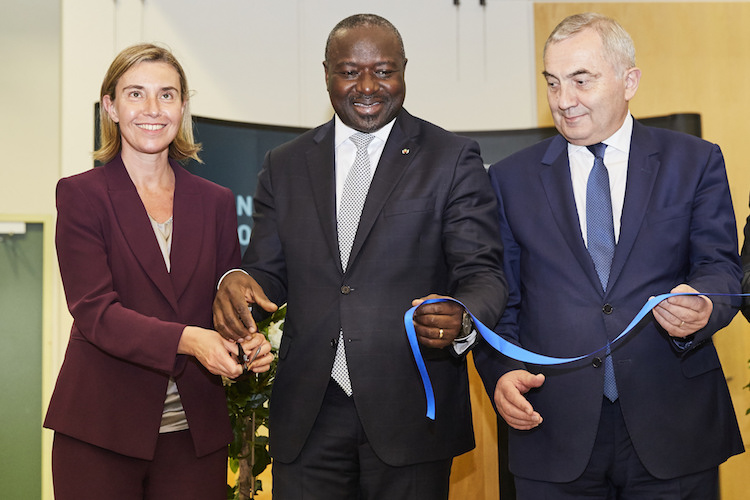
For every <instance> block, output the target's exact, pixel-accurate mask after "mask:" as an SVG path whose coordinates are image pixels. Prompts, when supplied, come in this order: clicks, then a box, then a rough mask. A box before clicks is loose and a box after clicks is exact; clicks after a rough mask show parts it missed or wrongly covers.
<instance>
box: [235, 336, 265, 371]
mask: <svg viewBox="0 0 750 500" xmlns="http://www.w3.org/2000/svg"><path fill="white" fill-rule="evenodd" d="M261 347H262V345H260V346H258V348H257V349H256V350H255V352H254V353H253V355H252V357H250V356H248V355H247V354H245V350H244V349H243V348H242V344H240V343H239V342H237V363H239V364H241V365H242V373H247V372H248V370H249V369H250V368H249V367H250V365H251V364H253V361H255V358H257V357H258V354H260V349H261Z"/></svg>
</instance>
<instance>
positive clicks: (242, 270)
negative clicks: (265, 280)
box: [216, 269, 250, 290]
mask: <svg viewBox="0 0 750 500" xmlns="http://www.w3.org/2000/svg"><path fill="white" fill-rule="evenodd" d="M235 271H239V272H241V273H245V274H247V271H245V270H244V269H230V270H229V271H227V272H225V273H224V274H222V275H221V278H219V283H217V285H216V289H217V290H218V289H219V287H220V286H221V282H222V281H224V278H226V277H227V275H229V273H233V272H235ZM247 275H248V276H250V275H249V274H247Z"/></svg>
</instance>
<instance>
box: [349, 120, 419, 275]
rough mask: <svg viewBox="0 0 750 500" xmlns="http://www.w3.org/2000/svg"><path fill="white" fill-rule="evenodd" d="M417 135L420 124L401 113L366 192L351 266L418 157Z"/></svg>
mask: <svg viewBox="0 0 750 500" xmlns="http://www.w3.org/2000/svg"><path fill="white" fill-rule="evenodd" d="M418 135H419V123H418V122H417V120H416V119H415V118H414V117H413V116H411V115H410V114H409V113H407V112H406V111H405V110H402V111H401V113H400V114H399V116H398V118H397V119H396V123H394V124H393V128H392V129H391V133H390V135H389V136H388V141H387V142H386V144H385V148H384V149H383V154H382V155H381V156H380V161H379V162H378V166H377V168H376V169H375V175H374V176H373V178H372V183H371V184H370V189H369V191H368V192H367V198H366V199H365V206H364V207H363V208H362V216H361V217H360V219H359V226H358V227H357V234H356V236H355V237H354V243H353V245H352V251H351V254H350V256H349V262H350V266H351V264H352V263H354V262H355V261H356V258H357V254H359V252H360V250H361V249H362V246H363V245H364V242H365V241H366V240H367V236H368V235H369V234H370V231H371V230H372V227H373V225H374V224H375V222H376V221H377V220H378V217H379V216H380V213H381V212H382V211H383V207H384V206H385V203H386V201H387V200H388V198H389V197H390V195H391V193H392V192H393V189H394V188H395V187H396V185H398V183H399V181H400V180H401V178H402V177H403V175H404V173H405V172H406V170H407V168H408V166H409V164H410V163H411V162H412V160H413V159H414V158H416V157H417V155H418V154H419V143H418V142H417V136H418Z"/></svg>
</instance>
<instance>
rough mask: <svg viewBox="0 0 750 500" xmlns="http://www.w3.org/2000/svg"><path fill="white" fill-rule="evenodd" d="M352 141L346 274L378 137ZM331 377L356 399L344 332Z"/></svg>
mask: <svg viewBox="0 0 750 500" xmlns="http://www.w3.org/2000/svg"><path fill="white" fill-rule="evenodd" d="M349 139H351V141H352V142H353V143H354V145H355V146H357V156H356V157H355V158H354V164H352V168H351V170H349V175H347V176H346V181H345V182H344V190H343V192H342V193H341V204H340V206H339V211H338V232H339V255H340V257H341V267H342V268H343V270H344V271H346V269H347V266H348V264H349V255H350V254H351V251H352V244H353V243H354V236H355V235H356V234H357V227H359V217H360V216H361V215H362V207H363V206H364V205H365V198H366V197H367V191H368V190H369V189H370V181H371V180H372V175H371V173H370V155H369V154H368V152H367V146H369V145H370V142H372V140H373V139H374V136H373V135H371V134H363V133H362V132H357V133H356V134H354V135H352V136H351V137H350V138H349ZM331 377H332V378H333V380H335V381H336V383H337V384H339V385H340V386H341V389H343V391H344V392H345V393H346V395H347V396H351V395H352V383H351V380H349V369H348V367H347V365H346V353H345V349H344V332H343V331H340V332H339V339H338V342H337V344H336V357H335V358H334V360H333V370H332V371H331Z"/></svg>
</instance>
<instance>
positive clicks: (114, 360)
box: [44, 156, 240, 460]
mask: <svg viewBox="0 0 750 500" xmlns="http://www.w3.org/2000/svg"><path fill="white" fill-rule="evenodd" d="M171 164H172V168H173V170H174V173H175V194H174V208H173V214H174V219H173V241H172V250H171V255H170V262H171V272H170V273H168V272H167V268H166V265H165V263H164V257H163V256H162V253H161V250H160V249H159V244H158V242H157V240H156V236H155V235H154V231H153V228H152V226H151V223H150V221H149V218H148V215H147V213H146V210H145V208H144V206H143V203H142V202H141V199H140V197H139V196H138V192H137V191H136V189H135V186H134V185H133V182H132V181H131V180H130V177H129V176H128V173H127V171H126V170H125V166H124V165H123V163H122V160H121V159H120V157H119V156H118V157H117V158H115V159H114V160H113V161H112V162H110V163H108V164H107V165H105V166H103V167H98V168H94V169H93V170H89V171H87V172H84V173H82V174H79V175H76V176H73V177H68V178H65V179H62V180H60V181H59V183H58V185H57V210H58V217H57V232H56V245H57V254H58V260H59V263H60V274H61V276H62V281H63V286H64V288H65V295H66V298H67V301H68V308H69V309H70V312H71V314H72V315H73V328H72V330H71V333H70V342H69V344H68V349H67V352H66V354H65V360H64V362H63V365H62V368H61V370H60V375H59V377H58V379H57V384H56V387H55V390H54V393H53V395H52V400H51V401H50V405H49V410H48V412H47V417H46V420H45V424H44V425H45V427H48V428H51V429H54V430H55V431H56V432H60V433H62V434H65V435H68V436H71V437H74V438H76V439H79V440H82V441H85V442H87V443H90V444H93V445H96V446H99V447H101V448H106V449H108V450H112V451H115V452H117V453H120V454H123V455H127V456H131V457H136V458H141V459H147V460H150V459H153V455H154V450H155V447H156V440H157V438H158V433H159V426H160V423H161V414H162V410H163V407H164V398H165V396H166V390H167V382H168V380H169V377H170V376H172V377H174V378H175V380H176V382H177V387H178V390H179V392H180V397H181V399H182V404H183V407H184V409H185V413H186V416H187V420H188V425H189V426H190V433H191V435H192V437H193V442H194V445H195V451H196V454H197V455H198V456H202V455H206V454H208V453H211V452H214V451H216V450H218V449H220V448H221V447H223V446H226V445H227V444H228V443H229V441H231V439H232V430H231V427H230V425H229V416H228V412H227V406H226V397H225V395H224V389H223V386H222V383H221V378H220V377H218V376H215V375H211V374H210V373H209V372H208V371H207V370H205V369H204V368H203V366H202V365H201V364H200V363H199V362H198V361H197V360H196V359H195V358H193V357H190V356H184V355H178V354H177V345H178V343H179V340H180V335H181V334H182V330H183V329H184V328H185V326H186V325H194V326H200V327H204V328H211V325H212V315H211V305H212V303H213V298H214V295H215V293H216V292H215V290H216V283H217V281H218V279H219V277H221V275H222V274H223V273H224V272H225V271H227V270H228V269H231V268H233V267H236V266H237V265H238V264H239V260H240V251H239V242H238V240H237V214H236V211H235V204H234V197H233V195H232V193H231V191H229V190H228V189H226V188H222V187H219V186H217V185H215V184H212V183H210V182H208V181H206V180H204V179H201V178H199V177H197V176H194V175H192V174H190V173H188V172H187V171H186V170H184V169H183V168H182V167H180V166H179V165H178V164H177V163H176V162H173V161H172V162H171Z"/></svg>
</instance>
